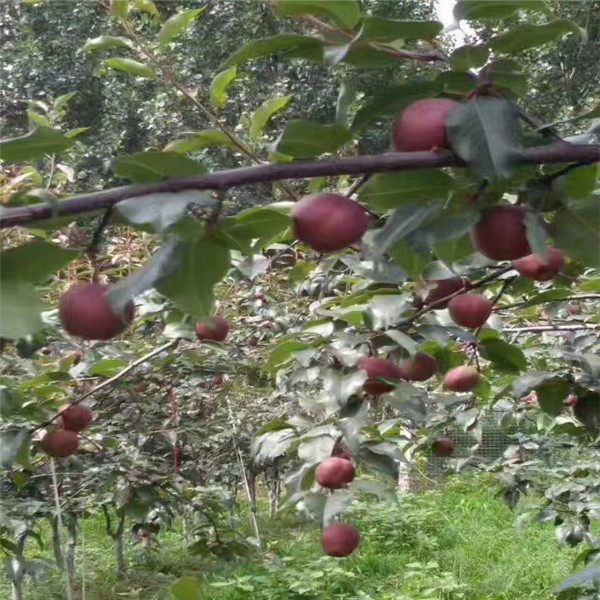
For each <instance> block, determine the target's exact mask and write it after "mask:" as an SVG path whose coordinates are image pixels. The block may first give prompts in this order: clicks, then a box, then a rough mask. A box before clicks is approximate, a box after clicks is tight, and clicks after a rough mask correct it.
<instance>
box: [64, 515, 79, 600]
mask: <svg viewBox="0 0 600 600" xmlns="http://www.w3.org/2000/svg"><path fill="white" fill-rule="evenodd" d="M76 547H77V518H76V517H75V516H74V515H73V516H72V517H71V518H70V519H69V521H68V524H67V561H66V566H67V585H68V589H69V590H70V591H71V593H72V592H73V591H74V590H75V548H76Z"/></svg>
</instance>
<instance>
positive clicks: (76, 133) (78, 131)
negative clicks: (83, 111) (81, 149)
mask: <svg viewBox="0 0 600 600" xmlns="http://www.w3.org/2000/svg"><path fill="white" fill-rule="evenodd" d="M88 129H90V128H89V127H75V129H69V131H65V137H67V138H69V139H70V140H74V139H75V138H76V137H79V136H80V135H81V134H82V133H85V132H86V131H87V130H88Z"/></svg>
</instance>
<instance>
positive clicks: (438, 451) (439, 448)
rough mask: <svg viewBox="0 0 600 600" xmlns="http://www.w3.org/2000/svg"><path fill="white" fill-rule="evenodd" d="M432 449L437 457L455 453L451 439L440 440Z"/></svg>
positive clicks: (436, 441) (435, 442)
mask: <svg viewBox="0 0 600 600" xmlns="http://www.w3.org/2000/svg"><path fill="white" fill-rule="evenodd" d="M431 447H432V450H433V453H434V454H435V455H436V456H450V455H451V454H452V453H453V452H454V442H453V441H452V440H451V439H449V438H438V439H437V440H435V441H434V442H433V444H432V445H431Z"/></svg>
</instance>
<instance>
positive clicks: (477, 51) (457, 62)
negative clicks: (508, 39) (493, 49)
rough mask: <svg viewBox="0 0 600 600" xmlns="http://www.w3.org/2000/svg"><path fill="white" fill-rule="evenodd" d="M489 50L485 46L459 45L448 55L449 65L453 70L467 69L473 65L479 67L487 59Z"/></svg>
mask: <svg viewBox="0 0 600 600" xmlns="http://www.w3.org/2000/svg"><path fill="white" fill-rule="evenodd" d="M489 54H490V51H489V50H488V48H487V46H485V45H483V44H480V45H477V46H461V47H460V48H457V49H456V50H455V51H454V52H453V53H452V54H451V55H450V66H451V67H452V69H453V70H454V71H468V70H469V69H472V68H473V67H481V66H482V65H484V64H485V61H486V60H487V59H488V56H489Z"/></svg>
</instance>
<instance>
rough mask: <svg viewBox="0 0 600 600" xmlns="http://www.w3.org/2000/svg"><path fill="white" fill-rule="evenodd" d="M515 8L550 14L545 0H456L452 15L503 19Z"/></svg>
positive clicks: (515, 9) (513, 11)
mask: <svg viewBox="0 0 600 600" xmlns="http://www.w3.org/2000/svg"><path fill="white" fill-rule="evenodd" d="M517 10H527V11H531V12H540V13H544V14H551V13H550V9H549V8H548V5H547V4H546V2H545V0H458V2H457V3H456V6H455V8H454V16H455V18H456V19H457V20H458V21H460V20H461V19H469V20H473V19H504V18H505V17H509V16H510V15H512V14H513V13H515V12H516V11H517Z"/></svg>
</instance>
